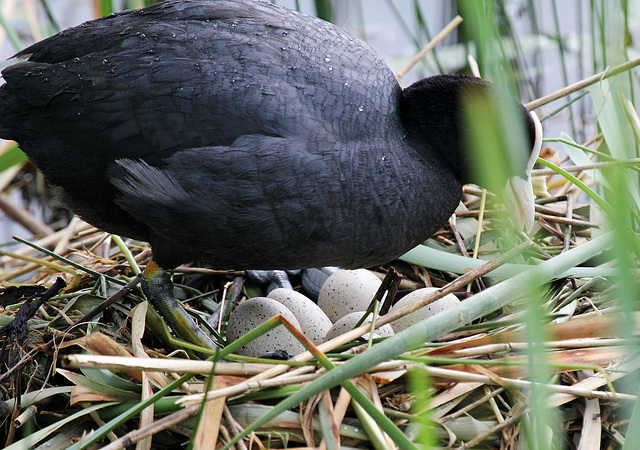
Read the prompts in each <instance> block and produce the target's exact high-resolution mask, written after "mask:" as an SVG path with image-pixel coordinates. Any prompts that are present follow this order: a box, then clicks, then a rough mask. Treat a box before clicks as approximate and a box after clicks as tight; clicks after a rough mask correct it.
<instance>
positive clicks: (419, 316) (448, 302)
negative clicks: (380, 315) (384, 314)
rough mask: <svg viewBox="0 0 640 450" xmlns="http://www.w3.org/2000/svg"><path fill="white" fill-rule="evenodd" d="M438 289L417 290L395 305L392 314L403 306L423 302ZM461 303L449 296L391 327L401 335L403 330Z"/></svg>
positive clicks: (396, 322)
mask: <svg viewBox="0 0 640 450" xmlns="http://www.w3.org/2000/svg"><path fill="white" fill-rule="evenodd" d="M437 290H438V289H437V288H433V287H427V288H422V289H416V290H415V291H413V292H411V293H410V294H407V295H406V296H405V297H403V298H402V299H400V301H399V302H398V303H396V304H395V305H393V307H392V308H391V311H390V312H393V311H396V310H398V309H400V308H402V307H403V306H406V305H409V304H411V303H415V302H417V301H419V300H422V299H423V298H424V297H426V296H427V295H428V294H431V293H432V292H434V291H437ZM458 303H460V300H458V297H456V296H455V295H453V294H448V295H445V296H444V297H442V298H441V299H440V300H437V301H435V302H433V303H431V304H430V305H427V306H425V307H423V308H420V309H419V310H417V311H414V312H412V313H411V314H409V315H406V316H404V317H401V318H400V319H398V320H396V321H393V322H391V326H392V327H393V330H394V331H395V332H396V333H399V332H400V331H402V330H405V329H407V328H409V327H410V326H411V325H414V324H416V323H418V322H420V321H421V320H424V319H426V318H427V317H431V316H433V315H435V314H438V313H439V312H442V311H444V310H446V309H449V308H451V307H452V306H455V305H457V304H458Z"/></svg>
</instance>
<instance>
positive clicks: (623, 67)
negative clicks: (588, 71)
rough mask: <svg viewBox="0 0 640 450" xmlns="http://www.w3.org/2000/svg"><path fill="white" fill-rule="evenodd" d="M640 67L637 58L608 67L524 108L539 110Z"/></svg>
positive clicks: (639, 59) (639, 61)
mask: <svg viewBox="0 0 640 450" xmlns="http://www.w3.org/2000/svg"><path fill="white" fill-rule="evenodd" d="M639 65H640V58H636V59H632V60H631V61H627V62H626V63H623V64H620V65H618V66H615V67H607V68H606V69H605V70H604V71H602V72H600V73H597V74H595V75H591V76H590V77H587V78H585V79H584V80H580V81H578V82H576V83H573V84H570V85H569V86H567V87H565V88H562V89H560V90H559V91H556V92H554V93H552V94H549V95H545V96H544V97H542V98H539V99H537V100H534V101H532V102H529V103H527V104H526V105H524V106H525V108H527V109H528V110H529V111H533V110H534V109H538V108H540V107H541V106H544V105H546V104H548V103H551V102H553V101H555V100H558V99H560V98H562V97H566V96H567V95H569V94H573V93H574V92H577V91H579V90H580V89H584V88H586V87H587V86H591V85H592V84H595V83H597V82H599V81H602V80H605V79H607V78H609V77H612V76H614V75H618V74H621V73H623V72H626V71H628V70H631V69H633V68H634V67H637V66H639Z"/></svg>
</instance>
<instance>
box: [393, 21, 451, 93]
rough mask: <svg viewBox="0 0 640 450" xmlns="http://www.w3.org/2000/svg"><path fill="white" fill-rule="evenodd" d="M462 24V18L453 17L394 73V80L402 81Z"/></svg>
mask: <svg viewBox="0 0 640 450" xmlns="http://www.w3.org/2000/svg"><path fill="white" fill-rule="evenodd" d="M461 23H462V17H460V16H455V17H454V18H453V20H452V21H451V22H449V23H448V24H447V25H446V26H445V27H444V28H443V29H442V30H441V31H440V33H438V34H436V35H435V37H434V38H433V39H431V41H429V43H428V44H427V45H425V46H424V47H423V48H422V50H420V51H419V52H418V54H417V55H416V56H414V57H413V59H412V60H411V61H409V64H407V65H406V66H405V67H404V68H403V69H401V70H400V71H399V72H398V73H396V78H397V79H398V81H400V80H402V78H403V77H404V76H405V75H406V74H407V72H409V71H410V70H411V69H412V68H413V66H415V65H416V64H417V63H418V62H419V61H420V60H421V59H422V58H424V55H426V54H427V53H429V52H430V51H431V50H433V48H434V47H435V46H436V45H438V44H439V43H440V41H442V40H443V39H444V38H445V37H446V36H447V35H448V34H449V33H451V32H452V31H453V30H454V29H455V28H456V27H457V26H458V25H460V24H461Z"/></svg>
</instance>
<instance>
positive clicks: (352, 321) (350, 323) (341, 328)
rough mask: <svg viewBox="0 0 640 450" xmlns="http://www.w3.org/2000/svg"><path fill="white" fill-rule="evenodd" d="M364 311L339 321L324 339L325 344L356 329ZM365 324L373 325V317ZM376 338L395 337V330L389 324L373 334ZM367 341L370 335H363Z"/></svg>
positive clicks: (348, 315) (377, 329)
mask: <svg viewBox="0 0 640 450" xmlns="http://www.w3.org/2000/svg"><path fill="white" fill-rule="evenodd" d="M363 314H364V311H356V312H352V313H351V314H347V315H346V316H344V317H342V318H341V319H339V320H338V321H337V322H336V323H334V324H333V326H332V327H331V329H330V330H329V331H328V332H327V335H326V336H325V337H324V340H325V342H326V341H329V340H331V339H333V338H334V337H337V336H340V335H341V334H344V333H346V332H347V331H351V330H353V329H354V328H355V326H356V323H358V321H359V320H360V318H361V317H362V315H363ZM364 323H371V316H369V317H368V318H367V320H365V321H364ZM373 335H374V337H387V336H393V335H394V332H393V328H391V326H390V325H389V324H387V325H383V326H381V327H379V328H376V329H375V330H374V333H373ZM363 337H364V338H365V339H368V338H369V333H367V334H365V335H363Z"/></svg>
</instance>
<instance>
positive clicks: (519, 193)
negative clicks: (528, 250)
mask: <svg viewBox="0 0 640 450" xmlns="http://www.w3.org/2000/svg"><path fill="white" fill-rule="evenodd" d="M531 118H532V119H533V123H534V125H535V140H534V144H533V149H532V151H531V157H530V158H529V162H528V163H527V169H526V171H525V174H526V179H523V178H522V177H520V176H514V177H511V178H510V179H509V180H508V181H507V185H506V186H505V192H504V201H505V203H506V207H507V210H508V211H510V212H511V218H512V220H513V221H514V223H515V225H516V227H517V228H518V229H519V230H522V229H523V228H524V229H525V230H526V231H527V232H530V231H531V229H532V228H533V223H534V219H535V200H536V197H535V195H534V193H533V185H532V180H531V171H532V170H533V166H534V165H535V163H536V160H537V159H538V156H539V155H540V149H541V148H542V125H541V124H540V120H538V116H537V115H536V113H534V112H532V113H531Z"/></svg>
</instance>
